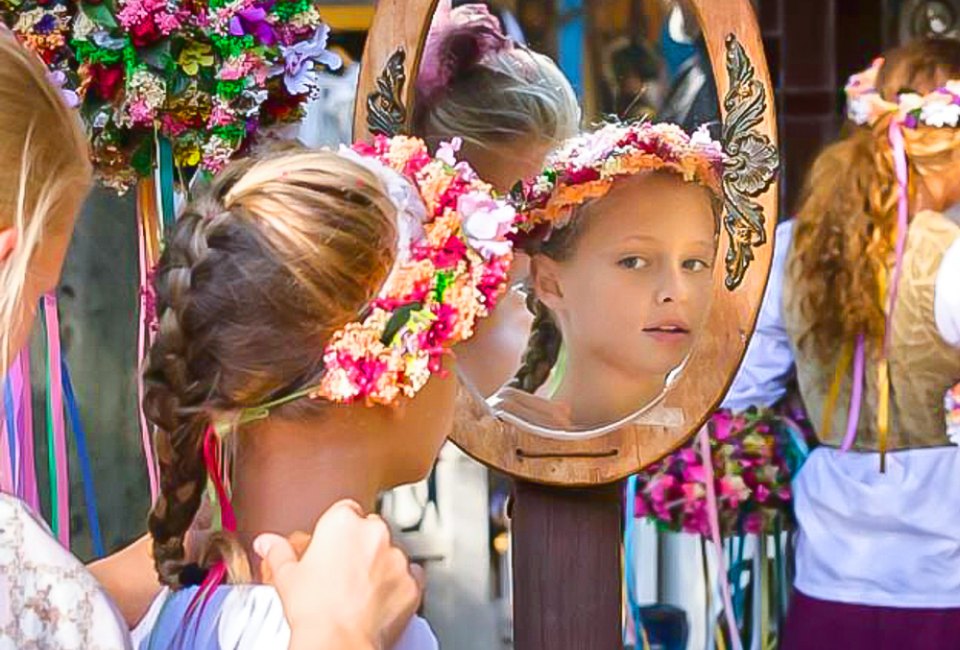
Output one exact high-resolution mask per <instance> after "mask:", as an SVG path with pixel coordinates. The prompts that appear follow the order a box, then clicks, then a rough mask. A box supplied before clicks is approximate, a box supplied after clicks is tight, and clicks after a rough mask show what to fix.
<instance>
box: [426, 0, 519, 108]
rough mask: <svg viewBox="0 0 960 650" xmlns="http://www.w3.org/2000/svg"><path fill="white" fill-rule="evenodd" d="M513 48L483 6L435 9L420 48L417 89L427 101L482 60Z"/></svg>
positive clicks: (511, 42) (494, 17) (470, 5)
mask: <svg viewBox="0 0 960 650" xmlns="http://www.w3.org/2000/svg"><path fill="white" fill-rule="evenodd" d="M511 47H513V41H511V40H510V39H509V38H508V37H507V36H506V35H504V33H503V30H502V28H501V27H500V21H499V20H498V19H497V17H496V16H494V15H493V14H491V13H490V10H489V9H488V8H487V6H486V5H483V4H468V5H463V6H460V7H457V8H456V9H452V10H451V9H449V6H448V5H447V6H446V7H440V8H438V9H437V14H436V15H435V16H434V20H433V25H432V26H431V28H430V33H429V35H428V36H427V43H426V45H425V46H424V52H423V62H422V63H421V64H420V73H419V75H418V77H417V90H418V92H419V93H420V94H421V96H423V97H424V98H426V100H427V101H430V99H431V98H434V97H436V96H437V94H439V93H441V92H443V90H444V89H446V88H447V87H449V86H450V85H451V84H452V83H454V82H455V81H456V80H457V79H461V78H463V77H464V76H465V75H467V74H469V72H470V71H471V70H472V69H473V68H474V67H475V66H477V65H479V64H480V63H481V62H482V61H483V59H484V58H485V57H487V56H488V55H490V54H495V53H497V52H500V51H502V50H505V49H508V48H511Z"/></svg>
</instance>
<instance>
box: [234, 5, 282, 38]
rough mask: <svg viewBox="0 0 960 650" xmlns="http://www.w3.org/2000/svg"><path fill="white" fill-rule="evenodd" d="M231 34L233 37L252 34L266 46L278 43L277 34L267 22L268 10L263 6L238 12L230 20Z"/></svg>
mask: <svg viewBox="0 0 960 650" xmlns="http://www.w3.org/2000/svg"><path fill="white" fill-rule="evenodd" d="M268 8H269V7H268ZM230 33H231V34H232V35H233V36H245V35H247V34H250V35H251V36H253V37H255V38H256V39H257V40H258V41H260V42H261V43H263V44H264V45H273V44H274V43H276V42H277V34H276V32H274V31H273V25H271V24H270V21H269V20H267V9H265V8H264V7H262V6H254V7H249V8H247V9H243V10H242V11H238V12H237V14H236V15H235V16H234V17H233V18H231V19H230Z"/></svg>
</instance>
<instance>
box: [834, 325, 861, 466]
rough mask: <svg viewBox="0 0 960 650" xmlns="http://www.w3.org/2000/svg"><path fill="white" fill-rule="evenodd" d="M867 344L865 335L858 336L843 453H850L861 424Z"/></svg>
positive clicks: (841, 447)
mask: <svg viewBox="0 0 960 650" xmlns="http://www.w3.org/2000/svg"><path fill="white" fill-rule="evenodd" d="M865 366H866V342H865V340H864V336H863V334H860V335H859V336H857V345H856V348H855V349H854V353H853V386H852V387H851V389H850V409H849V410H848V411H847V433H846V435H844V436H843V444H841V445H840V450H841V451H850V449H851V448H853V443H854V441H855V440H856V439H857V426H858V425H859V424H860V407H861V405H862V404H863V376H864V372H865V370H866V368H865Z"/></svg>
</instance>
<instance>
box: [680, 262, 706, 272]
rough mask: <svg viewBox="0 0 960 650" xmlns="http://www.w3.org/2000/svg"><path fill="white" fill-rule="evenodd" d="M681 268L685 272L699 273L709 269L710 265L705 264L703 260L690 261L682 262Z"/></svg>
mask: <svg viewBox="0 0 960 650" xmlns="http://www.w3.org/2000/svg"><path fill="white" fill-rule="evenodd" d="M683 268H684V269H686V270H687V271H693V272H694V273H699V272H700V271H704V270H706V269H709V268H710V264H709V263H707V262H704V261H703V260H697V259H692V260H686V261H684V263H683Z"/></svg>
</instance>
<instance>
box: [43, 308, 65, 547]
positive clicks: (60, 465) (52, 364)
mask: <svg viewBox="0 0 960 650" xmlns="http://www.w3.org/2000/svg"><path fill="white" fill-rule="evenodd" d="M43 301H44V302H43V305H44V309H43V313H44V316H45V318H46V323H47V359H48V360H49V361H48V363H49V368H48V371H49V376H50V385H49V386H48V387H47V389H48V390H49V391H50V395H49V399H50V416H51V418H52V420H53V422H52V423H51V424H52V425H53V451H54V458H55V464H56V470H55V471H56V476H57V512H55V513H53V516H54V517H56V520H57V535H58V536H59V538H60V543H61V544H63V546H64V548H70V477H69V474H68V465H67V463H68V462H69V461H68V456H67V428H66V422H65V421H64V412H63V378H62V376H61V371H60V369H61V368H62V365H61V355H62V351H61V348H60V318H59V315H58V313H57V297H56V296H55V295H54V294H52V293H48V294H47V295H45V296H44V297H43Z"/></svg>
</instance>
